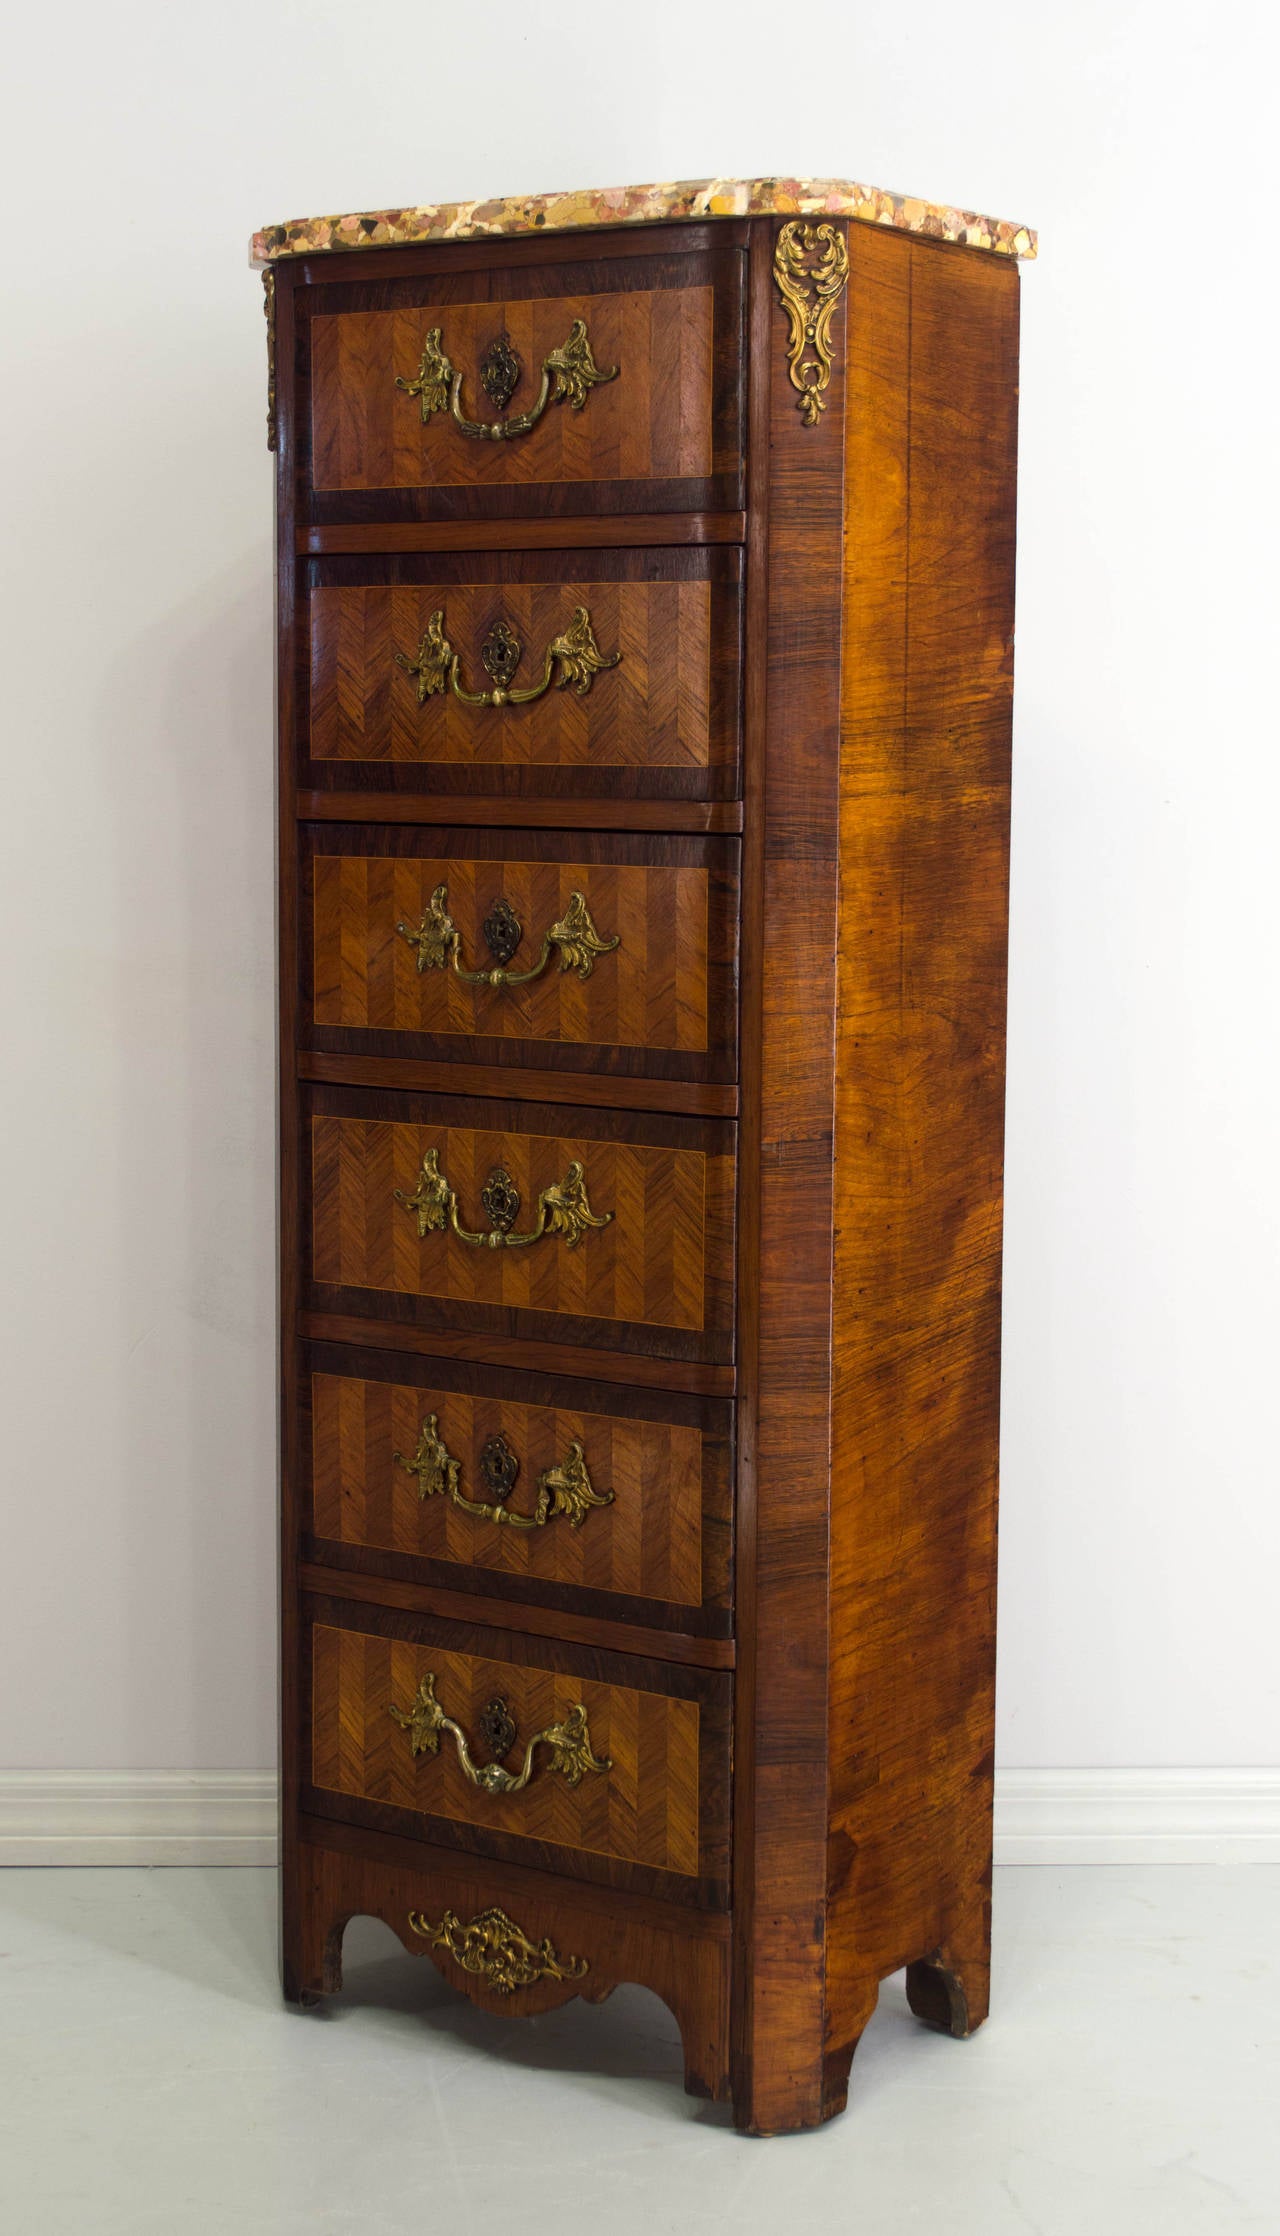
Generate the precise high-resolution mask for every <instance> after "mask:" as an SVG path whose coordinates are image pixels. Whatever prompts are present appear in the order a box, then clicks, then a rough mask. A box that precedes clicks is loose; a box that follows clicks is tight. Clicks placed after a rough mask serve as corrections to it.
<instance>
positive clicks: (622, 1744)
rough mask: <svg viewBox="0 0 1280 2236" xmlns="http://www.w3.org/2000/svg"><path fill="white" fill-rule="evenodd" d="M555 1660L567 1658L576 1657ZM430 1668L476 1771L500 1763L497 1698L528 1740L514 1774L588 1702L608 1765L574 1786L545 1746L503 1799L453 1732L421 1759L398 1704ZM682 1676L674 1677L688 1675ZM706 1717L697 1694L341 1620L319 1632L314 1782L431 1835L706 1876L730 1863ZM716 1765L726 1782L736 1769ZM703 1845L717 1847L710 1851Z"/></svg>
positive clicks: (565, 1653)
mask: <svg viewBox="0 0 1280 2236" xmlns="http://www.w3.org/2000/svg"><path fill="white" fill-rule="evenodd" d="M559 1658H560V1659H561V1660H566V1659H568V1658H569V1650H567V1649H565V1650H561V1651H560V1653H559ZM581 1658H583V1659H584V1660H587V1659H589V1657H587V1656H585V1655H584V1656H583V1657H581ZM610 1660H611V1663H612V1666H613V1667H615V1668H618V1667H621V1668H625V1667H626V1666H627V1665H626V1663H625V1662H623V1661H621V1659H620V1657H610ZM635 1666H636V1668H637V1670H638V1671H641V1670H643V1671H648V1670H651V1669H654V1668H655V1665H653V1664H637V1665H635ZM429 1670H430V1671H433V1672H434V1674H435V1693H436V1698H437V1700H438V1701H439V1704H440V1706H441V1707H442V1708H443V1710H444V1711H445V1713H446V1714H447V1715H448V1716H450V1717H451V1718H452V1719H453V1721H454V1722H455V1723H457V1724H458V1725H459V1726H460V1727H461V1729H462V1730H463V1731H464V1732H465V1733H466V1734H467V1737H468V1740H469V1743H470V1747H471V1753H472V1756H473V1758H474V1760H475V1761H476V1762H477V1763H484V1762H487V1761H488V1760H489V1759H490V1751H489V1749H488V1747H487V1746H486V1744H485V1742H484V1740H483V1739H482V1738H481V1737H480V1717H481V1715H482V1713H483V1711H484V1709H485V1707H486V1705H487V1704H488V1702H490V1701H491V1700H494V1699H495V1698H500V1699H502V1700H504V1701H505V1702H506V1705H507V1708H508V1711H509V1713H510V1715H511V1717H512V1718H513V1720H514V1722H515V1724H516V1727H517V1731H518V1735H519V1736H518V1740H517V1743H516V1745H515V1746H514V1747H513V1748H512V1750H511V1752H510V1754H509V1756H508V1757H506V1758H505V1761H506V1765H507V1767H508V1768H510V1769H513V1770H514V1769H518V1767H519V1764H520V1761H521V1759H522V1757H523V1752H524V1746H525V1743H526V1741H527V1740H528V1739H529V1738H531V1737H532V1735H533V1734H534V1733H535V1732H536V1731H539V1730H542V1729H545V1728H546V1727H547V1726H548V1725H551V1724H555V1723H557V1722H560V1721H562V1720H563V1719H564V1718H565V1717H566V1716H567V1715H568V1714H569V1711H570V1710H571V1709H572V1708H573V1707H575V1706H576V1705H577V1704H578V1703H579V1702H580V1703H581V1704H582V1706H583V1707H584V1708H585V1709H586V1712H587V1723H588V1727H589V1734H590V1743H591V1747H592V1750H593V1752H594V1754H595V1755H596V1756H597V1758H599V1759H601V1760H604V1759H606V1758H607V1759H608V1761H609V1763H610V1765H611V1767H610V1768H609V1769H608V1770H607V1771H601V1772H594V1771H587V1772H585V1773H584V1774H583V1776H582V1778H581V1781H580V1783H579V1784H578V1785H577V1786H576V1787H575V1786H570V1785H569V1784H568V1783H567V1781H566V1780H565V1779H564V1778H563V1777H561V1776H560V1775H559V1774H558V1773H556V1772H554V1771H552V1769H551V1768H550V1757H549V1755H548V1753H547V1751H546V1750H545V1749H542V1750H539V1754H538V1757H537V1767H536V1769H535V1771H534V1774H533V1776H532V1777H531V1779H530V1782H529V1784H528V1785H527V1786H526V1787H525V1788H524V1790H523V1791H522V1792H520V1793H518V1794H509V1795H505V1796H500V1797H495V1796H491V1795H489V1794H484V1793H481V1792H479V1791H478V1790H477V1788H476V1787H475V1786H473V1785H472V1784H471V1783H470V1782H469V1781H468V1779H467V1778H466V1777H465V1776H464V1774H463V1772H462V1770H461V1768H460V1766H459V1762H458V1755H457V1749H456V1746H455V1743H454V1741H453V1739H452V1738H451V1736H450V1735H449V1734H447V1733H444V1734H442V1735H441V1739H440V1748H439V1752H438V1753H437V1754H435V1755H431V1754H426V1753H424V1754H421V1755H419V1756H418V1757H416V1758H415V1757H414V1756H413V1755H412V1754H411V1752H410V1745H409V1737H408V1734H407V1733H406V1732H405V1731H404V1730H403V1729H402V1728H401V1727H400V1726H399V1725H398V1724H397V1723H396V1722H395V1720H394V1719H393V1717H392V1714H391V1709H392V1707H393V1705H394V1706H397V1707H400V1708H402V1709H405V1710H408V1709H409V1708H410V1707H411V1706H412V1703H413V1701H414V1698H415V1696H416V1694H417V1691H418V1687H419V1684H420V1682H421V1680H422V1678H423V1677H424V1676H425V1675H426V1674H427V1672H428V1671H429ZM672 1676H673V1681H678V1673H675V1672H673V1673H672ZM704 1682H705V1680H704ZM700 1714H701V1712H700V1706H699V1703H698V1701H697V1700H696V1699H689V1698H678V1697H675V1696H674V1695H673V1694H671V1693H668V1692H665V1691H663V1690H660V1689H642V1687H641V1686H639V1685H632V1684H627V1683H625V1682H617V1681H613V1680H610V1681H607V1682H606V1681H602V1680H601V1679H598V1678H596V1677H593V1676H589V1675H586V1674H583V1673H582V1672H581V1671H580V1670H579V1669H577V1668H572V1667H570V1668H559V1669H557V1668H552V1667H535V1666H533V1665H532V1664H531V1663H526V1662H524V1661H522V1659H521V1658H520V1648H519V1647H518V1646H513V1649H512V1654H511V1658H509V1659H508V1658H507V1657H506V1656H505V1655H504V1656H502V1657H498V1656H496V1655H493V1654H473V1653H464V1652H458V1651H454V1650H452V1649H450V1648H448V1647H445V1646H443V1645H439V1644H422V1643H419V1642H417V1641H414V1640H412V1639H409V1638H405V1637H389V1636H385V1635H381V1634H378V1635H374V1634H371V1633H369V1632H365V1631H362V1630H356V1629H354V1628H347V1627H345V1625H344V1626H343V1627H337V1626H336V1625H332V1624H329V1623H320V1622H318V1623H317V1624H316V1626H315V1629H314V1631H313V1633H312V1699H311V1782H312V1784H313V1785H314V1786H315V1787H317V1788H318V1789H319V1790H320V1791H321V1792H326V1793H330V1794H335V1795H346V1796H349V1797H351V1798H352V1799H354V1800H357V1801H362V1802H369V1803H375V1804H380V1805H381V1806H382V1807H384V1808H387V1809H392V1810H397V1811H401V1812H404V1813H405V1815H406V1816H407V1817H409V1818H411V1819H412V1818H414V1817H416V1818H417V1820H418V1829H420V1830H425V1829H428V1828H427V1826H424V1824H423V1819H424V1818H425V1819H427V1820H431V1819H440V1820H445V1821H451V1822H453V1823H454V1824H456V1825H460V1826H472V1825H474V1826H476V1827H477V1828H478V1829H479V1830H480V1831H481V1833H483V1834H488V1835H493V1836H505V1837H506V1838H507V1839H508V1840H510V1839H515V1840H519V1841H536V1842H539V1843H541V1844H542V1845H544V1846H546V1847H550V1848H555V1849H558V1850H560V1851H562V1852H564V1853H566V1854H567V1855H568V1857H569V1858H572V1856H573V1855H574V1854H575V1853H581V1854H582V1855H584V1856H594V1857H599V1858H602V1859H611V1860H612V1861H614V1862H616V1863H623V1864H639V1865H644V1866H647V1867H648V1868H649V1869H650V1870H654V1871H659V1872H664V1873H672V1874H674V1875H676V1876H678V1877H681V1878H685V1879H696V1878H697V1877H699V1876H700V1875H702V1874H703V1873H705V1872H706V1871H707V1869H708V1867H711V1868H712V1869H714V1867H715V1864H716V1862H717V1861H721V1862H722V1860H723V1858H722V1853H721V1855H720V1857H717V1856H716V1854H715V1849H716V1848H717V1847H718V1846H721V1844H722V1840H723V1826H722V1824H721V1825H720V1826H716V1825H714V1823H713V1825H712V1827H711V1830H712V1833H713V1835H714V1834H715V1833H716V1832H718V1833H719V1835H720V1838H719V1840H716V1839H715V1838H714V1837H713V1838H712V1839H711V1840H708V1841H707V1842H706V1843H704V1842H703V1841H702V1840H701V1839H700V1817H701V1815H702V1811H701V1808H700V1791H699V1789H700V1785H701V1783H702V1780H701V1776H700V1760H699V1757H700V1748H701V1738H700V1730H699V1726H700ZM719 1767H720V1769H721V1772H722V1775H723V1773H724V1772H725V1771H727V1762H722V1763H721V1765H720V1766H719ZM704 1845H705V1847H706V1849H707V1850H708V1851H709V1852H707V1853H702V1852H701V1851H702V1850H703V1848H704Z"/></svg>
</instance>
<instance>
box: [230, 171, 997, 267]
mask: <svg viewBox="0 0 1280 2236" xmlns="http://www.w3.org/2000/svg"><path fill="white" fill-rule="evenodd" d="M775 215H776V216H779V217H850V218H856V219H857V220H858V221H859V222H860V223H862V224H866V225H891V226H894V227H896V229H897V230H898V231H899V232H902V233H919V234H922V235H923V236H924V237H925V239H927V240H933V241H958V242H960V243H962V244H963V246H964V247H966V248H981V249H989V250H990V251H991V252H992V253H993V254H994V255H996V256H1021V257H1031V256H1034V255H1035V253H1036V236H1035V234H1034V233H1033V232H1032V231H1031V229H1030V227H1029V226H1026V225H1015V224H1013V223H1011V222H1010V221H1009V220H1007V219H1004V218H998V217H980V216H979V215H978V214H977V212H976V211H974V210H955V209H947V208H944V207H943V205H942V204H941V203H938V202H920V201H917V200H915V199H914V198H913V197H912V196H911V195H909V194H888V193H886V192H885V191H884V189H883V188H881V187H878V186H859V185H857V184H855V182H854V181H853V180H851V179H682V180H680V181H678V182H677V183H675V184H664V185H658V186H606V187H588V188H585V189H584V190H582V191H581V192H579V193H573V194H508V195H505V196H502V197H501V198H499V199H498V200H496V201H490V202H423V203H421V204H420V205H419V207H418V208H416V209H405V210H367V211H363V212H361V211H356V212H354V213H353V214H351V215H350V216H347V217H299V218H291V219H290V220H289V221H288V222H287V223H286V224H284V225H265V226H264V227H263V229H262V231H261V232H260V233H255V234H254V236H253V240H252V243H251V244H250V251H249V253H250V257H251V259H252V261H253V263H254V264H270V263H274V262H275V261H276V259H277V258H279V257H282V256H315V255H317V254H321V253H323V252H324V251H326V250H329V249H351V248H390V247H392V246H400V247H404V246H408V245H412V244H414V243H417V242H422V241H466V240H479V239H484V238H486V237H487V236H490V235H498V234H505V233H568V232H579V231H582V230H584V229H585V228H586V227H588V226H592V225H654V224H658V223H662V222H665V223H668V224H669V223H670V222H671V221H672V220H673V219H681V218H685V219H698V218H715V217H772V216H775Z"/></svg>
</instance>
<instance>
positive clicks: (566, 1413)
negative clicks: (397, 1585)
mask: <svg viewBox="0 0 1280 2236" xmlns="http://www.w3.org/2000/svg"><path fill="white" fill-rule="evenodd" d="M486 1379H487V1381H488V1387H487V1388H484V1389H475V1388H473V1389H466V1388H458V1387H456V1386H451V1385H456V1383H457V1380H458V1377H457V1375H456V1373H455V1374H449V1375H448V1376H447V1379H446V1377H445V1376H443V1375H440V1376H437V1378H436V1381H435V1383H428V1382H414V1383H408V1382H405V1381H390V1380H383V1379H379V1380H370V1379H368V1378H366V1377H364V1376H357V1375H350V1374H341V1373H335V1372H332V1371H330V1372H320V1371H317V1372H315V1373H313V1375H312V1377H311V1384H310V1393H309V1394H310V1407H309V1416H310V1441H311V1455H312V1471H311V1527H312V1530H313V1531H314V1533H315V1535H316V1537H317V1538H319V1539H321V1540H327V1541H330V1542H332V1543H333V1544H335V1545H339V1546H343V1547H346V1546H361V1547H367V1548H370V1549H373V1550H381V1551H385V1552H392V1553H398V1554H401V1555H403V1556H405V1558H406V1559H407V1560H412V1561H413V1563H414V1564H415V1566H417V1565H418V1564H421V1563H435V1564H438V1565H439V1566H440V1567H442V1568H446V1569H447V1568H457V1567H463V1568H466V1569H470V1570H476V1569H479V1570H483V1571H484V1575H485V1588H486V1589H487V1590H489V1591H491V1592H493V1591H497V1590H499V1589H500V1588H501V1583H502V1581H503V1580H504V1579H505V1578H506V1577H508V1576H514V1577H518V1578H521V1579H526V1580H533V1581H539V1580H541V1581H547V1582H552V1583H556V1584H560V1585H565V1586H572V1587H576V1588H577V1590H578V1592H579V1593H581V1594H582V1595H584V1598H585V1597H587V1596H590V1597H592V1598H596V1597H598V1596H599V1595H601V1594H603V1595H607V1596H609V1597H614V1596H616V1595H618V1594H623V1595H626V1596H628V1597H630V1598H634V1599H648V1600H660V1601H664V1602H668V1603H671V1605H672V1606H673V1608H675V1607H679V1608H683V1609H685V1610H688V1609H689V1608H693V1607H700V1606H701V1604H702V1601H703V1598H704V1549H703V1528H702V1509H703V1500H704V1476H708V1477H709V1478H710V1480H709V1482H708V1483H707V1489H708V1490H709V1491H710V1493H711V1496H712V1498H713V1499H714V1500H715V1501H716V1504H717V1507H718V1508H719V1512H718V1515H717V1517H716V1519H718V1521H719V1525H720V1526H719V1529H718V1530H715V1531H713V1548H712V1549H713V1552H718V1555H719V1558H718V1560H717V1562H716V1567H717V1569H718V1572H719V1573H718V1575H717V1576H716V1578H715V1580H714V1581H715V1583H716V1584H718V1587H719V1589H718V1593H716V1592H715V1591H714V1589H713V1594H712V1596H719V1597H720V1598H723V1597H724V1596H725V1588H726V1582H727V1579H726V1577H725V1574H724V1570H725V1551H726V1546H725V1543H724V1536H725V1532H724V1522H725V1515H724V1512H723V1505H722V1501H723V1497H724V1491H725V1488H726V1485H725V1481H724V1476H725V1466H724V1462H725V1458H726V1454H725V1452H724V1449H723V1446H718V1447H717V1446H708V1443H707V1440H706V1438H705V1436H704V1434H703V1432H702V1430H701V1429H700V1428H699V1427H697V1426H696V1425H695V1424H693V1423H691V1422H680V1421H670V1420H666V1421H664V1420H659V1419H652V1418H650V1419H644V1418H635V1417H626V1416H621V1415H618V1414H614V1413H610V1412H609V1411H608V1410H607V1408H606V1407H604V1406H603V1405H602V1404H601V1403H600V1400H599V1398H598V1397H596V1398H595V1399H594V1401H593V1402H592V1403H591V1404H589V1405H582V1404H563V1403H562V1404H559V1405H547V1404H541V1405H535V1404H530V1403H521V1402H518V1400H517V1397H516V1395H515V1394H514V1390H513V1384H514V1385H516V1387H518V1377H514V1376H509V1375H501V1374H494V1375H492V1376H490V1377H488V1378H486ZM428 1418H434V1420H435V1422H436V1430H435V1434H436V1435H438V1436H439V1437H440V1438H441V1440H442V1441H443V1443H444V1444H445V1446H446V1448H447V1450H448V1451H449V1453H450V1455H451V1457H452V1458H453V1459H455V1460H456V1461H457V1463H458V1467H459V1475H458V1488H459V1491H460V1493H461V1495H462V1496H463V1497H464V1498H466V1499H469V1500H470V1501H471V1502H472V1503H473V1504H476V1503H480V1504H491V1503H492V1502H493V1492H492V1490H491V1489H489V1488H486V1485H485V1481H484V1477H483V1474H482V1469H481V1456H482V1454H483V1452H484V1450H485V1447H486V1445H487V1444H488V1443H489V1442H490V1440H491V1439H493V1438H496V1437H499V1436H500V1437H502V1438H503V1439H504V1440H505V1442H506V1444H507V1446H508V1448H509V1449H510V1450H511V1451H512V1452H513V1453H514V1455H515V1457H516V1459H517V1460H518V1462H519V1474H518V1476H517V1478H516V1482H515V1487H514V1489H513V1491H512V1492H511V1493H510V1495H509V1497H508V1499H507V1502H506V1503H507V1507H508V1509H509V1510H510V1511H511V1512H512V1513H514V1514H517V1515H519V1514H528V1513H531V1512H534V1511H536V1508H537V1485H538V1479H539V1476H540V1475H541V1473H542V1471H543V1470H544V1469H547V1468H555V1467H559V1466H562V1465H563V1462H564V1460H565V1458H566V1455H567V1454H568V1453H569V1451H570V1448H571V1446H572V1444H573V1443H574V1441H575V1440H576V1441H577V1442H578V1443H580V1444H581V1446H582V1454H583V1461H584V1464H585V1465H586V1467H587V1469H588V1471H589V1475H590V1480H591V1483H592V1486H593V1488H594V1490H595V1491H596V1493H597V1494H598V1495H599V1496H602V1497H603V1496H605V1495H606V1494H608V1493H612V1502H611V1503H610V1504H609V1505H607V1506H603V1507H599V1508H593V1509H592V1510H591V1511H590V1512H589V1513H588V1514H587V1515H586V1517H585V1519H584V1520H583V1521H582V1522H581V1523H580V1524H579V1525H578V1526H576V1527H572V1526H570V1524H569V1522H568V1521H567V1520H566V1519H565V1517H564V1516H563V1515H560V1516H553V1517H552V1518H551V1519H550V1520H549V1521H548V1522H547V1523H545V1524H544V1525H543V1526H542V1527H541V1528H536V1529H529V1530H525V1529H520V1528H517V1527H513V1526H511V1525H502V1524H498V1523H496V1522H494V1521H491V1520H488V1519H484V1520H482V1519H479V1518H477V1517H475V1516H473V1515H469V1514H467V1513H466V1512H465V1511H464V1510H463V1509H462V1508H461V1507H459V1506H458V1505H457V1504H456V1503H455V1502H453V1501H452V1500H451V1499H450V1498H448V1497H447V1496H444V1495H430V1496H427V1497H425V1498H424V1497H423V1496H421V1495H420V1487H421V1478H420V1477H419V1476H417V1475H415V1474H412V1473H410V1472H409V1471H408V1469H407V1468H406V1467H404V1466H403V1465H401V1464H400V1458H398V1456H397V1455H400V1456H401V1457H403V1458H404V1459H406V1460H409V1461H412V1459H413V1456H414V1453H415V1451H416V1450H417V1448H418V1443H419V1437H420V1434H421V1430H422V1427H423V1424H424V1423H425V1422H426V1421H427V1420H428ZM717 1541H718V1542H717ZM708 1581H710V1579H708Z"/></svg>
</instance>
